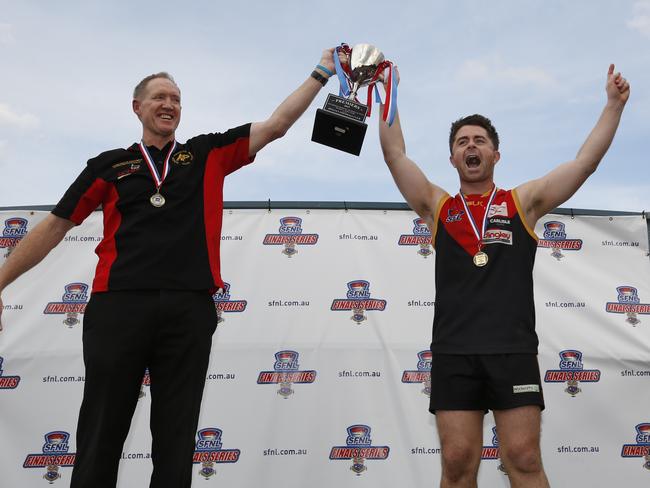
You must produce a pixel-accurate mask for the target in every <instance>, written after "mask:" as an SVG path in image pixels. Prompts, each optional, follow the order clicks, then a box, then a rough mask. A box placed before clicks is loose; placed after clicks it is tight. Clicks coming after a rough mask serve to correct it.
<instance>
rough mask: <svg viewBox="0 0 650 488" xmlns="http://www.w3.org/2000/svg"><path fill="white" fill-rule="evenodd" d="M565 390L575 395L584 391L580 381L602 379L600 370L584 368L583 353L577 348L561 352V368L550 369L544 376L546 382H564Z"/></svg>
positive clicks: (593, 381) (594, 381) (595, 381)
mask: <svg viewBox="0 0 650 488" xmlns="http://www.w3.org/2000/svg"><path fill="white" fill-rule="evenodd" d="M565 381H566V384H567V387H566V388H565V390H564V391H565V392H566V393H568V394H569V395H571V396H572V397H575V396H576V395H577V394H578V393H580V392H581V391H582V389H581V388H580V386H579V385H580V381H582V382H584V383H597V382H599V381H600V370H598V369H584V367H583V364H582V353H581V352H580V351H576V350H575V349H567V350H564V351H561V352H560V369H549V370H548V371H546V375H545V376H544V382H545V383H564V382H565Z"/></svg>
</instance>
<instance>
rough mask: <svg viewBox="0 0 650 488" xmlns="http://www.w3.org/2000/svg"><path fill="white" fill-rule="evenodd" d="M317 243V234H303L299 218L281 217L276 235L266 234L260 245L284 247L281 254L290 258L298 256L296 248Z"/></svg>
mask: <svg viewBox="0 0 650 488" xmlns="http://www.w3.org/2000/svg"><path fill="white" fill-rule="evenodd" d="M317 242H318V234H303V233H302V219H301V218H300V217H282V218H281V219H280V228H279V229H278V233H277V234H266V236H264V241H262V244H264V245H265V246H284V249H283V250H282V254H284V255H285V256H287V257H289V258H290V257H292V256H294V255H296V254H298V249H296V246H313V245H314V244H316V243H317Z"/></svg>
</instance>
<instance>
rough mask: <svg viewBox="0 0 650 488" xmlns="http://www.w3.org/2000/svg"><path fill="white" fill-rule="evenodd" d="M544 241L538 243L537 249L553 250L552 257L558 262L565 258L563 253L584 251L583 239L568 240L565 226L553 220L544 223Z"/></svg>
mask: <svg viewBox="0 0 650 488" xmlns="http://www.w3.org/2000/svg"><path fill="white" fill-rule="evenodd" d="M542 237H543V239H540V240H539V241H538V242H537V247H543V248H549V249H551V256H553V257H554V258H555V259H557V260H558V261H559V260H560V259H562V258H563V257H564V254H562V251H579V250H580V249H582V239H567V235H566V230H565V225H564V223H562V222H557V221H555V220H551V221H548V222H544V234H543V235H542Z"/></svg>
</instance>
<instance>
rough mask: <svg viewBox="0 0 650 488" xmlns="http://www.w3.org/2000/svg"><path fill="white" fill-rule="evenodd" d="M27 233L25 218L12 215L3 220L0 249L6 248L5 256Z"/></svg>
mask: <svg viewBox="0 0 650 488" xmlns="http://www.w3.org/2000/svg"><path fill="white" fill-rule="evenodd" d="M26 234H27V219H23V218H21V217H13V218H10V219H7V220H5V226H4V229H3V230H2V237H0V249H6V250H7V252H6V253H5V255H4V256H5V257H8V256H9V255H10V254H11V251H13V250H14V248H15V247H16V245H18V243H19V242H20V240H21V239H22V238H23V237H25V235H26Z"/></svg>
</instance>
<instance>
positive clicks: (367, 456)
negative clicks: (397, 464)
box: [330, 424, 390, 476]
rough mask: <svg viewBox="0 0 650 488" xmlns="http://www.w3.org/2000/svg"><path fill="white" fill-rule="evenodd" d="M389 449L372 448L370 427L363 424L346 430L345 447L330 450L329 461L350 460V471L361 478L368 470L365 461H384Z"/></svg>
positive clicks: (335, 447)
mask: <svg viewBox="0 0 650 488" xmlns="http://www.w3.org/2000/svg"><path fill="white" fill-rule="evenodd" d="M389 452H390V447H388V446H373V445H372V439H371V437H370V427H369V426H367V425H363V424H357V425H351V426H350V427H348V428H347V437H346V439H345V446H334V447H332V449H331V450H330V460H342V459H344V460H348V459H351V460H352V466H350V470H352V472H353V473H354V474H356V475H357V476H361V474H363V472H364V471H366V470H367V469H368V467H367V466H366V465H365V461H366V460H381V461H383V460H385V459H387V458H388V453H389Z"/></svg>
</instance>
